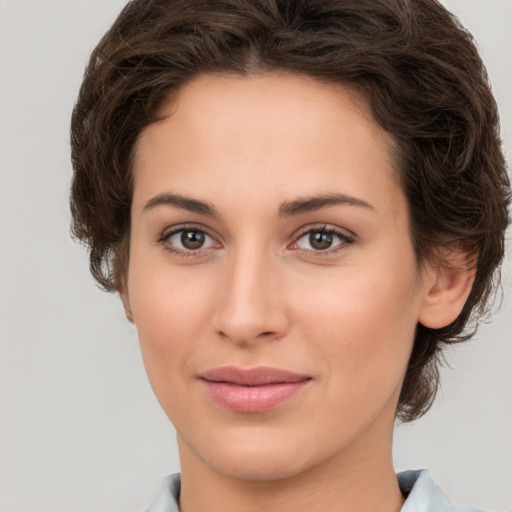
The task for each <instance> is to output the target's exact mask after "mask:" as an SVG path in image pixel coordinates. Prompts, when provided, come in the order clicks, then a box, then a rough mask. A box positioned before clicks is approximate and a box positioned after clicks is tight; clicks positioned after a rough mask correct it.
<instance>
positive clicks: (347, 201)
mask: <svg viewBox="0 0 512 512" xmlns="http://www.w3.org/2000/svg"><path fill="white" fill-rule="evenodd" d="M335 205H348V206H357V207H360V208H366V209H368V210H372V211H374V210H375V208H374V207H373V206H372V205H371V204H370V203H367V202H366V201H363V200H362V199H358V198H356V197H353V196H350V195H346V194H323V195H318V196H311V197H300V198H298V199H294V200H293V201H285V202H283V203H281V204H280V205H279V217H289V216H293V215H300V214H303V213H308V212H312V211H315V210H321V209H322V208H328V207H329V206H335ZM158 206H173V207H175V208H180V209H182V210H187V211H189V212H194V213H199V214H201V215H207V216H209V217H215V218H218V217H220V216H219V213H218V212H217V210H216V209H215V207H214V206H213V205H212V204H211V203H207V202H205V201H200V200H199V199H193V198H191V197H186V196H182V195H179V194H170V193H168V194H158V195H156V196H155V197H153V198H151V199H150V200H149V201H148V202H147V203H146V204H145V205H144V207H143V211H145V212H146V211H149V210H153V209H154V208H156V207H158Z"/></svg>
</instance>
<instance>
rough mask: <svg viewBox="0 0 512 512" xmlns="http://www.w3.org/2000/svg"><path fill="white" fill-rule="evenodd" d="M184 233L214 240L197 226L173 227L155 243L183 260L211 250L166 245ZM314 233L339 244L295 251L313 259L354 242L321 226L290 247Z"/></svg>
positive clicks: (299, 236)
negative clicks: (321, 234) (321, 248)
mask: <svg viewBox="0 0 512 512" xmlns="http://www.w3.org/2000/svg"><path fill="white" fill-rule="evenodd" d="M186 231H191V232H195V233H200V234H203V235H205V236H207V237H209V238H211V239H212V240H214V237H213V236H211V235H210V234H209V233H208V232H207V231H206V230H205V229H203V228H201V227H199V226H197V225H181V226H177V227H175V228H174V229H172V230H171V231H165V232H164V233H163V234H162V236H161V237H160V238H159V239H158V240H157V243H160V244H162V245H163V246H164V249H165V250H166V251H168V252H170V253H171V254H175V255H177V256H180V257H185V258H189V257H193V256H197V255H198V254H200V253H204V251H208V250H211V249H212V248H211V247H206V248H202V247H201V248H199V249H198V250H183V249H179V248H176V247H174V246H171V245H169V244H168V243H167V242H169V239H170V238H171V237H172V236H174V235H176V234H178V233H182V232H186ZM315 232H316V233H327V234H330V235H334V236H335V237H337V238H338V239H339V240H340V243H339V244H338V245H336V246H334V248H332V249H331V248H327V249H325V250H316V251H315V250H312V249H300V248H297V249H296V250H298V251H301V252H307V253H308V254H309V255H311V256H313V257H323V256H326V255H332V254H335V253H338V252H340V251H344V250H346V249H347V248H348V246H350V245H352V244H353V243H354V241H355V238H354V237H353V236H350V235H347V234H346V233H345V232H343V231H341V230H339V229H336V228H333V227H330V226H327V225H323V226H319V227H313V228H308V229H307V230H304V231H302V232H300V233H299V234H298V235H297V236H296V237H295V238H294V241H293V242H292V244H291V245H296V244H297V243H298V241H299V240H301V239H302V238H303V237H305V236H306V235H310V234H311V233H315Z"/></svg>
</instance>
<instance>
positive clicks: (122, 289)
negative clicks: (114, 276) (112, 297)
mask: <svg viewBox="0 0 512 512" xmlns="http://www.w3.org/2000/svg"><path fill="white" fill-rule="evenodd" d="M118 291H119V297H121V301H122V303H123V307H124V314H125V315H126V318H127V319H128V321H129V322H131V323H132V324H133V323H134V320H133V313H132V310H131V307H130V296H129V294H128V286H127V284H126V275H124V276H123V277H121V278H120V279H119V285H118Z"/></svg>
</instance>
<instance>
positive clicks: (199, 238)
mask: <svg viewBox="0 0 512 512" xmlns="http://www.w3.org/2000/svg"><path fill="white" fill-rule="evenodd" d="M204 242H205V234H204V233H203V232H202V231H182V232H181V244H182V245H183V247H185V249H189V250H191V251H194V250H196V249H200V248H201V247H202V246H203V245H204Z"/></svg>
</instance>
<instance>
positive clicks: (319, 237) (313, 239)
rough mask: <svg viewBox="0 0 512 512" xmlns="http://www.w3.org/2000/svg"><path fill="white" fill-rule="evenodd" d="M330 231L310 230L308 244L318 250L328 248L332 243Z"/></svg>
mask: <svg viewBox="0 0 512 512" xmlns="http://www.w3.org/2000/svg"><path fill="white" fill-rule="evenodd" d="M332 240H333V236H332V233H328V232H326V231H311V233H309V245H310V246H311V247H312V248H313V249H316V250H318V251H322V250H325V249H329V247H331V245H332Z"/></svg>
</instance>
